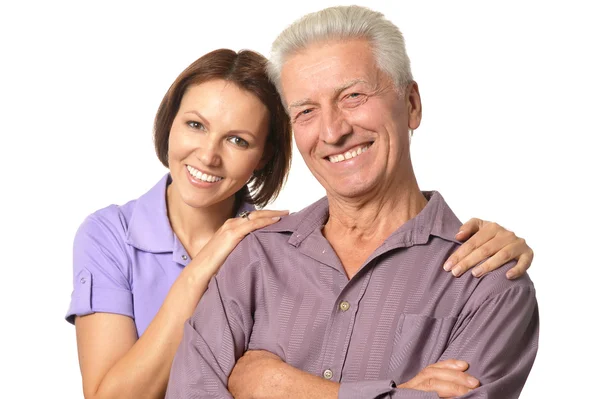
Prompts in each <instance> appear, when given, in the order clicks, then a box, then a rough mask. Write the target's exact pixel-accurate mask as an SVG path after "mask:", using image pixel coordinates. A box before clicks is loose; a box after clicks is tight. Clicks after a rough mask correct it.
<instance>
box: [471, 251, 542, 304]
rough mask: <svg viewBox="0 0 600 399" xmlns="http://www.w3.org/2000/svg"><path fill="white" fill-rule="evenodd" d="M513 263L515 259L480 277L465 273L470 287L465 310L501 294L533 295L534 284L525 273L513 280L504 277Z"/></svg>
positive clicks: (514, 263)
mask: <svg viewBox="0 0 600 399" xmlns="http://www.w3.org/2000/svg"><path fill="white" fill-rule="evenodd" d="M515 265H516V262H515V261H511V262H508V263H506V264H505V265H503V266H501V267H499V268H498V269H496V270H494V271H492V272H490V273H488V274H486V275H484V276H483V277H480V278H475V277H473V276H471V275H470V274H469V273H466V274H468V275H467V276H466V278H468V279H470V281H469V284H468V285H470V286H471V289H470V290H468V291H469V298H468V300H467V302H466V304H465V310H469V309H471V308H475V307H478V306H480V305H481V304H483V303H484V302H487V301H490V300H494V299H495V298H498V297H500V296H503V295H531V294H533V296H535V286H534V284H533V281H532V280H531V279H530V278H529V275H528V274H527V273H525V274H524V275H523V276H521V277H519V278H518V279H515V280H509V279H508V278H506V272H507V271H508V270H510V269H511V268H513V267H514V266H515Z"/></svg>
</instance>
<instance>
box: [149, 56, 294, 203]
mask: <svg viewBox="0 0 600 399" xmlns="http://www.w3.org/2000/svg"><path fill="white" fill-rule="evenodd" d="M266 66H267V59H266V58H265V57H263V56H262V55H260V54H258V53H256V52H254V51H250V50H242V51H240V52H239V53H236V52H235V51H233V50H229V49H220V50H215V51H212V52H210V53H208V54H205V55H203V56H202V57H200V58H199V59H197V60H196V61H194V62H193V63H192V64H191V65H190V66H189V67H187V68H186V69H185V70H184V71H183V72H182V73H181V74H180V75H179V76H178V77H177V79H175V82H173V84H172V85H171V87H170V88H169V90H168V91H167V93H166V94H165V96H164V98H163V100H162V102H161V103H160V107H158V111H157V113H156V118H155V119H154V147H155V149H156V155H158V159H160V162H162V164H163V165H165V166H166V167H169V161H168V150H169V133H170V131H171V125H172V124H173V120H174V119H175V116H176V115H177V112H178V111H179V106H180V104H181V99H182V98H183V95H184V93H185V91H186V90H187V88H188V87H189V86H191V85H198V84H201V83H203V82H207V81H209V80H213V79H222V80H226V81H228V82H232V83H234V84H236V85H237V86H238V87H240V88H241V89H244V90H246V91H248V92H250V93H252V94H254V95H255V96H256V97H258V99H259V100H260V101H261V102H262V103H263V104H264V105H265V106H266V107H267V109H268V110H269V117H270V119H269V134H268V136H267V141H266V143H265V151H266V150H267V148H266V147H267V146H269V145H270V146H271V147H272V151H271V152H272V155H271V158H270V159H269V161H268V162H267V164H266V165H265V166H264V167H263V168H262V169H260V170H257V171H255V172H254V174H253V175H252V177H251V178H250V181H249V182H248V186H249V188H250V190H249V191H248V190H246V189H245V188H243V189H241V190H240V191H238V193H236V199H237V201H236V202H238V203H239V202H240V201H242V200H243V201H247V202H249V203H252V204H256V205H258V206H259V207H263V206H265V205H267V204H268V203H269V202H270V201H272V200H274V199H275V198H276V197H277V195H278V194H279V192H280V191H281V188H282V187H283V184H284V183H285V180H286V178H287V175H288V172H289V169H290V165H291V161H292V127H291V124H290V118H289V116H288V115H287V113H286V111H285V108H284V107H283V105H282V103H281V98H280V97H279V94H278V93H277V89H276V88H275V86H274V85H273V84H272V83H271V81H270V80H269V78H268V77H267V73H266ZM232 106H235V105H234V104H232Z"/></svg>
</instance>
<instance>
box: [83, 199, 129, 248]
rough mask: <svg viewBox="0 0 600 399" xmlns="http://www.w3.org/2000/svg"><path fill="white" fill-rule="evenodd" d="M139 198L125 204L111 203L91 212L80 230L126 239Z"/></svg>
mask: <svg viewBox="0 0 600 399" xmlns="http://www.w3.org/2000/svg"><path fill="white" fill-rule="evenodd" d="M136 202H137V200H132V201H129V202H127V203H126V204H124V205H116V204H111V205H109V206H106V207H104V208H101V209H98V210H97V211H95V212H93V213H91V214H89V215H88V216H87V217H86V218H85V219H84V220H83V222H82V223H81V225H80V226H79V230H78V232H81V231H84V232H90V233H108V232H110V233H111V234H113V235H114V236H115V238H116V237H120V238H122V239H123V240H125V237H126V236H127V230H128V228H129V222H130V220H131V216H132V214H133V210H134V209H135V204H136Z"/></svg>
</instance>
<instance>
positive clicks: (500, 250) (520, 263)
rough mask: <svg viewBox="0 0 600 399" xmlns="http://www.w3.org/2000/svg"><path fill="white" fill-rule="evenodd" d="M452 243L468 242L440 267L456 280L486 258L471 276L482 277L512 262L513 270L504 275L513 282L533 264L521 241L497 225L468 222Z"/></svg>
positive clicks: (524, 244)
mask: <svg viewBox="0 0 600 399" xmlns="http://www.w3.org/2000/svg"><path fill="white" fill-rule="evenodd" d="M456 239H458V240H461V241H464V240H466V239H468V240H467V242H465V243H464V244H462V245H461V246H460V248H458V249H457V250H456V251H455V252H454V253H453V254H452V255H451V256H450V257H449V258H448V260H447V261H446V263H444V270H446V271H452V274H453V275H454V276H456V277H458V276H461V275H462V274H463V273H464V272H466V271H467V270H469V269H471V268H472V267H474V266H475V265H477V264H478V263H479V262H481V261H483V260H485V259H486V258H488V259H487V260H486V261H485V262H483V263H482V264H481V265H479V266H477V267H475V269H473V271H472V272H471V273H472V274H473V276H475V277H480V276H483V275H484V274H485V273H488V272H490V271H492V270H496V269H497V268H499V267H500V266H502V265H504V264H505V263H507V262H509V261H511V260H513V259H515V260H517V264H516V266H515V267H513V268H512V269H510V270H509V271H508V272H507V273H506V277H507V278H509V279H515V278H517V277H520V276H522V275H523V274H524V273H525V272H526V271H527V269H529V267H530V266H531V262H532V261H533V250H532V249H531V248H530V247H529V246H528V245H527V243H526V242H525V240H524V239H523V238H520V237H517V236H516V235H515V233H513V232H512V231H509V230H506V229H505V228H504V227H502V226H500V225H499V224H498V223H493V222H488V221H485V220H481V219H476V218H474V219H471V220H469V221H468V222H467V223H465V224H463V225H462V227H461V228H460V231H459V232H458V234H456Z"/></svg>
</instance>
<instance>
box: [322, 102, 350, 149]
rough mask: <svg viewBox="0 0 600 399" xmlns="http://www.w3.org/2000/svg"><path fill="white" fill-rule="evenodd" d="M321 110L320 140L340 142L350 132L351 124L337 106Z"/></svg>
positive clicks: (331, 142) (330, 142)
mask: <svg viewBox="0 0 600 399" xmlns="http://www.w3.org/2000/svg"><path fill="white" fill-rule="evenodd" d="M322 112H323V118H322V120H321V121H322V126H321V140H323V141H324V142H325V143H327V144H340V143H341V142H342V141H343V140H344V139H345V137H346V136H348V135H349V134H350V133H352V126H351V125H350V123H348V121H347V120H346V118H345V116H344V113H343V112H342V111H341V110H340V109H339V108H337V107H330V108H328V109H323V111H322Z"/></svg>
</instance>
